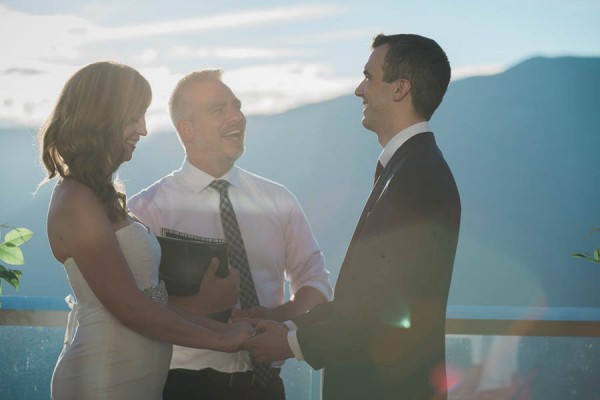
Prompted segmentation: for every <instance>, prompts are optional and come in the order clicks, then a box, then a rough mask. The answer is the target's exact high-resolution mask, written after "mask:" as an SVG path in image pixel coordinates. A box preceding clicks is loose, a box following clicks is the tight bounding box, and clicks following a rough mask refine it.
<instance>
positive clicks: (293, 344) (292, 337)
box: [284, 121, 429, 361]
mask: <svg viewBox="0 0 600 400" xmlns="http://www.w3.org/2000/svg"><path fill="white" fill-rule="evenodd" d="M422 132H429V121H423V122H418V123H416V124H414V125H411V126H409V127H408V128H405V129H403V130H401V131H400V132H398V133H397V134H395V135H394V137H392V138H391V139H390V141H389V142H388V143H387V144H386V145H385V147H384V148H383V151H382V152H381V154H380V155H379V159H378V161H379V162H380V163H381V165H383V167H384V168H385V166H386V165H387V163H388V162H389V161H390V160H391V159H392V156H393V155H394V153H395V152H396V150H398V149H399V148H400V146H402V145H403V144H404V143H406V141H407V140H408V139H410V138H411V137H413V136H415V135H417V134H419V133H422ZM284 324H285V325H286V326H287V328H288V330H289V332H288V335H287V340H288V344H289V346H290V349H291V350H292V353H294V357H296V359H297V360H300V361H303V360H304V356H303V355H302V350H301V349H300V344H299V343H298V337H297V336H296V329H297V326H296V324H295V323H294V322H293V321H285V322H284Z"/></svg>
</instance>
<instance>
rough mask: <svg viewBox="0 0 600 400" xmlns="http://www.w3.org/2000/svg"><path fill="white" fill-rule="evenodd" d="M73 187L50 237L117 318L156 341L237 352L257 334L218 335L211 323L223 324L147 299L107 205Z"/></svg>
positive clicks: (60, 204) (59, 205) (53, 213)
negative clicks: (189, 317) (190, 317)
mask: <svg viewBox="0 0 600 400" xmlns="http://www.w3.org/2000/svg"><path fill="white" fill-rule="evenodd" d="M70 186H71V187H69V188H62V189H61V190H62V193H60V195H58V196H53V200H52V203H51V207H50V211H49V215H48V224H49V236H50V235H53V236H54V237H53V238H52V239H51V242H55V243H56V242H60V243H61V246H62V249H64V250H65V251H64V254H65V255H66V256H69V257H72V258H73V259H74V260H75V262H76V264H77V266H78V268H79V270H80V272H81V274H82V275H83V277H84V279H85V280H86V282H87V284H88V285H89V287H90V289H91V290H92V291H93V292H94V294H95V295H96V297H97V298H98V299H99V300H100V302H101V303H102V304H103V305H104V307H106V309H107V310H108V311H109V312H110V313H111V314H113V315H114V316H115V317H116V318H117V319H118V320H119V321H120V322H121V323H123V325H125V326H127V327H129V328H130V329H132V330H134V331H136V332H138V333H140V334H142V335H144V336H148V337H151V338H154V339H158V340H162V341H165V342H170V343H174V344H178V345H181V346H186V347H194V348H206V349H212V350H219V351H228V352H233V351H237V349H238V347H239V345H240V344H241V343H242V342H243V341H244V340H245V339H246V338H247V337H249V336H250V335H251V331H252V329H251V327H250V325H249V324H245V325H244V324H242V325H239V326H236V327H235V329H234V330H233V332H229V333H228V334H223V333H218V332H214V331H212V330H211V329H210V328H209V325H210V326H213V327H217V326H216V325H214V324H212V323H211V322H208V321H203V323H202V325H200V324H198V323H194V322H192V321H190V320H187V319H185V318H183V317H182V316H181V315H180V314H179V313H175V312H173V311H172V310H171V309H170V308H169V307H166V306H162V305H160V304H158V303H155V302H154V301H152V299H150V298H149V297H147V296H145V295H144V294H143V293H142V292H141V291H140V290H139V289H138V287H137V285H136V282H135V279H134V277H133V275H132V273H131V270H130V269H129V266H128V264H127V261H126V260H125V257H124V255H123V253H122V251H121V248H120V247H119V243H118V241H117V238H116V235H115V232H114V228H113V226H112V224H111V221H110V220H109V218H108V216H107V214H106V212H105V210H104V207H103V206H102V205H101V204H100V202H99V201H98V200H97V198H96V196H95V195H94V193H93V192H92V191H91V190H90V189H89V188H87V187H85V186H84V185H81V184H74V185H70ZM50 225H52V229H50ZM63 261H64V260H63ZM196 322H201V320H197V321H196Z"/></svg>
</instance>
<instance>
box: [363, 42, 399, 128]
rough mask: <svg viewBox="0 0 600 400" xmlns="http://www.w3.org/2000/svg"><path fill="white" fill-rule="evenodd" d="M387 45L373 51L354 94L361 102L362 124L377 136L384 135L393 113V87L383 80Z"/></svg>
mask: <svg viewBox="0 0 600 400" xmlns="http://www.w3.org/2000/svg"><path fill="white" fill-rule="evenodd" d="M387 50H388V45H381V46H378V47H376V48H375V49H373V51H372V52H371V55H370V57H369V60H368V61H367V63H366V64H365V69H364V71H363V74H364V76H365V77H364V79H363V80H362V82H361V83H360V84H359V85H358V87H357V88H356V90H355V91H354V94H355V95H356V96H358V97H360V98H362V101H363V105H364V108H363V119H362V124H363V126H364V127H365V128H367V129H369V130H371V131H373V132H376V133H377V134H383V133H386V130H387V125H388V123H389V119H390V118H389V116H390V115H391V114H390V113H393V110H392V105H393V103H394V102H393V98H394V90H395V89H394V86H393V84H392V83H388V82H384V80H383V65H384V63H385V56H386V54H387Z"/></svg>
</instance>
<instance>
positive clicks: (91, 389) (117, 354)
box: [51, 222, 172, 400]
mask: <svg viewBox="0 0 600 400" xmlns="http://www.w3.org/2000/svg"><path fill="white" fill-rule="evenodd" d="M116 235H117V239H118V242H119V245H120V246H121V249H122V251H123V253H124V254H125V258H126V259H127V262H128V264H129V267H130V268H131V271H132V273H133V275H134V277H135V280H136V282H137V285H138V287H139V288H140V289H142V290H144V292H145V293H146V294H147V295H149V296H151V297H152V298H153V299H154V300H155V301H158V302H163V303H164V302H166V291H165V289H164V285H158V265H159V263H160V246H159V244H158V241H157V240H156V238H155V237H154V235H152V234H150V233H148V230H147V229H146V227H145V226H144V225H142V224H140V223H138V222H134V223H131V224H129V225H127V226H125V227H123V228H121V229H119V230H118V231H117V232H116ZM64 266H65V270H66V271H67V275H68V277H69V282H70V284H71V288H72V289H73V293H74V294H75V297H76V298H77V304H76V305H75V306H74V307H73V310H72V311H71V314H70V315H69V324H68V326H67V333H66V334H65V346H64V348H63V351H62V353H61V355H60V357H59V359H58V362H57V364H56V368H55V369H54V374H53V376H52V385H51V388H52V398H53V399H55V400H64V399H77V400H92V399H107V400H109V399H110V400H120V399H122V400H135V399H140V400H141V399H143V400H160V399H162V390H163V386H164V383H165V380H166V379H167V373H168V371H169V364H170V361H171V352H172V346H171V344H169V343H165V342H160V341H157V340H153V339H149V338H147V337H145V336H142V335H140V334H138V333H136V332H134V331H132V330H130V329H129V328H127V327H125V326H124V325H122V324H121V323H120V322H119V321H118V320H117V319H116V318H115V317H113V316H112V315H111V314H110V313H109V312H108V310H106V309H105V308H104V307H103V306H102V304H101V303H100V301H99V300H98V299H97V298H96V296H95V295H94V293H93V292H92V291H91V289H90V288H89V286H88V285H87V283H86V281H85V280H84V279H83V276H82V275H81V272H80V271H79V269H78V268H77V265H76V264H75V262H74V261H73V259H71V258H69V259H67V260H66V261H65V264H64ZM75 325H77V328H76V330H75V334H74V336H73V328H74V326H75Z"/></svg>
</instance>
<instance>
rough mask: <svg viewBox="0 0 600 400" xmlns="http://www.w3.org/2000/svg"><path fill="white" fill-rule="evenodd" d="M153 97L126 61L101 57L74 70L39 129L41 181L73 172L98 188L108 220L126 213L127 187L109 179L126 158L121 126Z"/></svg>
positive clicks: (92, 186) (140, 77) (69, 174)
mask: <svg viewBox="0 0 600 400" xmlns="http://www.w3.org/2000/svg"><path fill="white" fill-rule="evenodd" d="M151 100H152V91H151V89H150V84H149V83H148V81H147V80H146V79H145V78H144V77H143V76H142V75H141V74H140V73H139V72H138V71H136V70H135V69H133V68H131V67H129V66H127V65H124V64H119V63H116V62H112V61H101V62H96V63H93V64H89V65H87V66H85V67H83V68H82V69H80V70H79V71H77V72H76V73H75V74H74V75H73V76H72V77H71V78H70V79H69V80H68V81H67V83H66V84H65V86H64V88H63V90H62V92H61V94H60V96H59V98H58V101H57V103H56V105H55V107H54V110H53V111H52V113H51V114H50V117H49V118H48V120H47V121H46V123H45V124H44V125H43V126H42V127H41V129H40V131H39V141H40V149H41V159H42V162H43V164H44V166H45V169H46V172H47V176H46V178H45V179H44V181H43V182H42V183H41V184H44V183H46V182H47V181H49V180H50V179H52V178H54V177H55V176H57V175H59V176H61V177H63V178H67V177H69V178H74V179H76V180H78V181H79V182H81V183H83V184H84V185H86V186H88V187H89V188H90V189H92V190H93V191H94V192H95V193H96V195H97V196H98V198H99V199H100V202H101V203H102V204H103V205H104V207H105V209H106V212H107V214H108V216H109V218H110V220H111V221H112V222H117V221H119V220H121V219H122V218H124V217H125V216H126V214H127V205H126V197H125V193H124V192H123V191H122V188H121V187H120V185H119V184H118V183H117V182H115V181H114V180H113V175H114V173H115V172H116V171H117V169H118V168H119V166H120V165H121V164H122V163H123V159H124V151H125V148H124V139H123V131H124V129H125V126H126V125H127V123H128V122H130V121H131V119H132V118H135V116H137V118H139V115H140V114H142V115H143V114H144V113H145V112H146V109H147V108H148V106H149V105H150V101H151ZM41 184H40V185H41Z"/></svg>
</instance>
